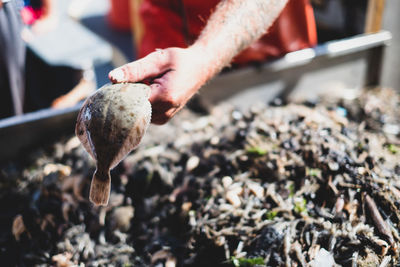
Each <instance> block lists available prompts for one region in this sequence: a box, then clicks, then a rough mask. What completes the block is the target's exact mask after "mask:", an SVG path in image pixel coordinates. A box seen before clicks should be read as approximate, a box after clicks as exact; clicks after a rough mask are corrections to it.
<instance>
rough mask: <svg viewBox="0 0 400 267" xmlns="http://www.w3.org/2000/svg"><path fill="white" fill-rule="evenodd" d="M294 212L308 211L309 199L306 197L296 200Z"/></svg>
mask: <svg viewBox="0 0 400 267" xmlns="http://www.w3.org/2000/svg"><path fill="white" fill-rule="evenodd" d="M293 210H294V212H296V213H298V214H301V213H306V212H307V201H306V200H305V199H304V198H301V199H299V200H295V201H294V209H293Z"/></svg>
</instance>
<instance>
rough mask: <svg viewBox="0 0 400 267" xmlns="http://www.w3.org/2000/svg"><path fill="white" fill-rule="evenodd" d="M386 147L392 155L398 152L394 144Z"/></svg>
mask: <svg viewBox="0 0 400 267" xmlns="http://www.w3.org/2000/svg"><path fill="white" fill-rule="evenodd" d="M387 147H388V149H389V151H390V152H391V153H392V154H397V153H398V152H399V148H398V147H397V146H396V145H394V144H389V145H388V146H387Z"/></svg>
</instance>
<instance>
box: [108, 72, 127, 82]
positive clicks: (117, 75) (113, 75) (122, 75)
mask: <svg viewBox="0 0 400 267" xmlns="http://www.w3.org/2000/svg"><path fill="white" fill-rule="evenodd" d="M110 76H111V78H112V79H114V80H115V81H117V82H123V81H125V73H124V72H123V71H122V70H121V69H115V70H112V71H111V72H110Z"/></svg>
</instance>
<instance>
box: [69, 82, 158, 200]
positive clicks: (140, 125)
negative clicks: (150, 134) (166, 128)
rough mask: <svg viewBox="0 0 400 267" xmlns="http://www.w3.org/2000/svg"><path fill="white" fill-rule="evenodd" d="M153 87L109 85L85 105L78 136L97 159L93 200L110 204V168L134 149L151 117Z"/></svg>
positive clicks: (78, 126)
mask: <svg viewBox="0 0 400 267" xmlns="http://www.w3.org/2000/svg"><path fill="white" fill-rule="evenodd" d="M149 97H150V87H149V86H147V85H145V84H133V83H124V84H112V85H111V84H108V85H105V86H103V87H102V88H100V89H99V90H97V91H96V92H95V93H94V94H93V95H91V96H90V97H89V98H88V99H87V100H86V101H85V103H84V104H83V106H82V108H81V110H80V112H79V115H78V119H77V124H76V128H75V132H76V135H77V136H78V138H79V140H80V141H81V143H82V144H83V146H84V147H85V149H86V150H87V152H88V153H89V154H90V155H91V156H92V158H93V159H94V160H95V161H96V164H97V169H96V172H95V173H94V175H93V179H92V184H91V188H90V200H91V201H92V202H93V203H94V204H96V205H107V203H108V198H109V193H110V182H111V178H110V176H109V172H110V169H112V168H114V167H115V166H116V165H117V164H118V163H119V162H120V161H121V160H122V159H123V158H124V157H125V156H126V155H127V154H128V153H129V152H131V151H132V150H133V149H135V148H136V147H137V146H138V145H139V143H140V141H141V139H142V137H143V135H144V134H145V132H146V129H147V127H148V126H149V124H150V120H151V104H150V102H149V101H148V98H149Z"/></svg>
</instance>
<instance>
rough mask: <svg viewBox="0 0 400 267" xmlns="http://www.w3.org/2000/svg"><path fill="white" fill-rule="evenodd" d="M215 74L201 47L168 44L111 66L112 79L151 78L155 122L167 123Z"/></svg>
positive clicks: (120, 81)
mask: <svg viewBox="0 0 400 267" xmlns="http://www.w3.org/2000/svg"><path fill="white" fill-rule="evenodd" d="M214 74H215V72H214V68H213V66H212V60H211V58H209V56H208V55H207V53H206V52H205V50H204V49H202V48H200V47H194V46H192V47H189V48H176V47H172V48H167V49H163V50H157V51H155V52H153V53H151V54H149V55H147V56H146V57H144V58H142V59H139V60H137V61H134V62H131V63H129V64H126V65H123V66H121V67H119V68H116V69H114V70H112V71H111V72H110V73H109V78H110V80H111V81H112V82H113V83H123V82H141V81H149V83H150V84H149V85H150V87H151V96H150V99H149V101H150V103H151V104H152V123H155V124H164V123H166V122H167V121H168V120H169V119H171V118H172V117H173V116H174V115H175V114H176V113H177V112H178V111H179V110H180V109H182V108H183V107H184V106H185V104H186V103H187V102H188V101H189V99H190V98H191V97H192V96H193V95H194V94H195V93H196V92H197V91H198V90H199V89H200V87H201V86H202V85H203V84H204V83H205V82H207V81H208V80H209V79H210V78H211V77H212V76H213V75H214Z"/></svg>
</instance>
